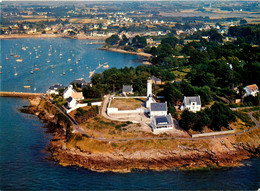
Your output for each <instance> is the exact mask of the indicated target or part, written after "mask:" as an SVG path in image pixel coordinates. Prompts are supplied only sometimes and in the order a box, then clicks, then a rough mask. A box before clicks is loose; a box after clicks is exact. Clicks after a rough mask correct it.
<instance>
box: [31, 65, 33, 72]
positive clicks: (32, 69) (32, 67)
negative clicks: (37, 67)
mask: <svg viewBox="0 0 260 191" xmlns="http://www.w3.org/2000/svg"><path fill="white" fill-rule="evenodd" d="M31 74H33V66H32V70H31Z"/></svg>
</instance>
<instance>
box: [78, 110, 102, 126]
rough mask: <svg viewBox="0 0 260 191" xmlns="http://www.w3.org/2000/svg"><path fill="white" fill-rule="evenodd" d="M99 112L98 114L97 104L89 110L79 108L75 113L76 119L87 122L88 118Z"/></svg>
mask: <svg viewBox="0 0 260 191" xmlns="http://www.w3.org/2000/svg"><path fill="white" fill-rule="evenodd" d="M97 114H98V108H97V106H93V107H91V108H89V109H88V110H84V109H82V108H78V109H77V112H76V114H75V119H76V121H77V122H78V123H85V122H86V121H87V120H88V119H90V118H93V117H95V116H97Z"/></svg>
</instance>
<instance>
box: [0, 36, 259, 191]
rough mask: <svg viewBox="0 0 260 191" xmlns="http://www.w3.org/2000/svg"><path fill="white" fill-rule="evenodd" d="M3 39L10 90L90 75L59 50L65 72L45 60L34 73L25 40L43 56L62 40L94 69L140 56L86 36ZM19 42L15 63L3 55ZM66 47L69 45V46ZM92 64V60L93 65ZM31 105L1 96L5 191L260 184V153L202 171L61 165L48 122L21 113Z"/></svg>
mask: <svg viewBox="0 0 260 191" xmlns="http://www.w3.org/2000/svg"><path fill="white" fill-rule="evenodd" d="M1 43H2V45H5V46H4V48H3V46H2V58H1V65H2V72H3V73H2V75H1V85H2V87H1V89H2V90H6V91H7V90H8V91H14V90H15V91H25V90H26V89H24V88H23V85H27V83H28V84H30V83H31V84H30V85H31V86H32V87H33V88H32V89H31V90H27V91H34V87H35V88H36V91H37V92H41V91H46V88H48V87H49V86H50V85H52V84H53V83H56V82H59V83H63V84H66V83H69V82H71V81H72V80H73V79H74V78H78V76H80V75H86V74H88V72H89V70H87V69H86V70H81V69H80V68H77V66H76V63H75V60H74V63H75V65H73V64H69V63H67V58H68V57H71V59H72V60H73V57H72V56H67V57H66V58H64V59H63V58H62V59H60V58H59V55H58V56H57V58H56V59H54V58H53V60H52V61H51V62H50V63H52V64H55V65H56V67H55V72H56V73H62V72H63V70H65V73H66V74H65V75H63V76H60V75H54V74H55V73H54V74H52V73H51V68H50V67H49V65H50V63H47V62H45V61H44V59H42V61H39V62H37V64H38V65H39V68H40V70H39V71H36V72H35V73H34V74H32V75H31V74H30V70H31V68H30V67H31V65H33V64H34V62H36V61H35V60H36V59H34V58H31V60H30V56H28V60H27V59H26V56H25V55H27V53H26V52H28V50H27V51H25V52H24V50H22V49H21V47H22V45H23V46H28V47H32V49H33V47H34V46H36V45H37V46H38V45H40V46H41V48H40V49H42V52H41V53H40V55H44V54H46V55H45V57H46V56H48V55H47V54H48V52H49V47H50V44H52V47H53V48H52V49H54V47H56V46H57V47H59V45H62V46H61V49H62V50H63V49H64V50H63V51H62V52H63V53H64V54H65V52H66V51H67V52H68V53H72V52H73V53H74V57H80V58H81V60H80V61H79V64H80V62H81V66H82V67H83V66H85V65H88V66H89V67H90V66H91V67H92V68H96V67H97V66H98V62H99V60H101V61H102V62H103V60H104V62H108V61H109V60H112V61H111V62H109V65H110V66H116V67H124V66H126V65H127V66H137V65H138V63H136V62H134V61H133V59H136V58H137V57H136V56H133V55H124V54H118V53H112V52H104V51H98V50H96V48H97V47H99V46H100V45H89V44H84V43H86V41H75V40H70V39H59V40H57V39H18V40H8V41H5V40H4V41H2V42H1ZM26 43H27V44H26ZM82 43H83V45H82ZM16 44H17V47H18V46H20V47H19V48H17V52H18V50H19V52H18V53H19V54H20V55H21V56H22V58H23V59H24V61H23V62H22V63H17V62H15V60H14V58H10V56H9V55H8V57H9V58H10V59H9V60H8V61H6V60H5V54H4V53H5V52H8V53H10V48H11V47H13V48H12V49H13V52H14V50H15V49H14V47H16ZM29 45H30V46H29ZM65 47H69V48H68V49H67V50H66V49H65ZM82 47H84V50H82V49H81V48H82ZM28 49H29V48H28ZM57 49H58V48H57ZM70 49H71V50H70ZM79 49H80V50H79ZM44 50H45V51H44ZM70 51H72V52H70ZM84 51H86V52H84ZM45 52H47V53H45ZM56 52H57V51H56ZM24 54H25V55H24ZM54 54H55V52H54V53H52V55H54ZM84 55H85V56H84ZM103 57H104V59H103ZM87 58H88V59H87ZM95 58H96V59H95ZM59 59H60V60H63V61H60V60H59ZM106 59H107V60H106ZM57 60H59V62H58V61H57ZM83 60H85V61H83ZM71 62H73V61H71ZM89 63H92V65H91V64H89ZM13 66H16V67H17V73H18V75H17V76H14V70H13ZM63 68H64V69H63ZM70 68H73V71H75V73H74V74H73V73H70V71H69V69H70ZM9 70H10V73H9V72H8V71H9ZM102 70H103V68H100V69H98V70H97V71H100V72H101V71H102ZM37 72H38V73H37ZM27 79H30V81H29V82H27ZM28 104H29V103H28V101H27V100H24V99H17V98H3V97H0V189H1V190H6V189H13V190H17V189H23V190H27V189H34V190H69V189H78V190H90V189H93V190H104V189H106V190H107V189H108V190H119V189H120V190H123V189H124V190H127V189H138V190H163V189H172V190H195V189H203V190H209V189H210V190H212V189H214V190H216V189H217V190H222V189H231V190H234V189H236V190H242V189H243V190H257V189H258V188H259V187H260V185H259V180H260V176H259V174H260V172H259V166H260V160H259V158H257V159H250V160H246V161H244V164H245V166H243V167H237V168H225V169H216V170H201V171H174V170H172V171H164V172H155V171H136V172H132V173H127V174H119V173H97V172H92V171H89V170H86V169H82V168H79V167H62V166H60V165H58V164H56V163H55V162H53V161H48V160H46V157H48V156H49V153H47V152H45V151H44V149H45V148H46V147H47V146H48V143H49V140H50V139H51V138H52V137H51V135H50V134H47V133H45V130H46V129H44V128H43V127H44V125H46V124H44V123H43V122H42V121H40V120H39V119H38V118H37V117H36V116H33V115H28V114H24V113H20V112H18V109H19V108H21V107H22V106H24V105H28Z"/></svg>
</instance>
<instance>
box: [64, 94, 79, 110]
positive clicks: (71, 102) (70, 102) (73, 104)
mask: <svg viewBox="0 0 260 191" xmlns="http://www.w3.org/2000/svg"><path fill="white" fill-rule="evenodd" d="M66 100H67V102H68V106H69V108H74V107H76V106H77V101H76V100H75V99H73V98H72V97H69V98H67V99H66Z"/></svg>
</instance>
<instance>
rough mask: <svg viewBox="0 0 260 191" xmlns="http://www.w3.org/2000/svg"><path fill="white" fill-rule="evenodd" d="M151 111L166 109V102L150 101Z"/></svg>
mask: <svg viewBox="0 0 260 191" xmlns="http://www.w3.org/2000/svg"><path fill="white" fill-rule="evenodd" d="M151 111H167V103H151Z"/></svg>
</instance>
